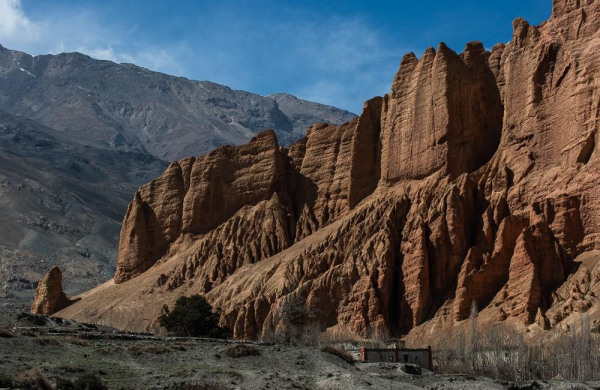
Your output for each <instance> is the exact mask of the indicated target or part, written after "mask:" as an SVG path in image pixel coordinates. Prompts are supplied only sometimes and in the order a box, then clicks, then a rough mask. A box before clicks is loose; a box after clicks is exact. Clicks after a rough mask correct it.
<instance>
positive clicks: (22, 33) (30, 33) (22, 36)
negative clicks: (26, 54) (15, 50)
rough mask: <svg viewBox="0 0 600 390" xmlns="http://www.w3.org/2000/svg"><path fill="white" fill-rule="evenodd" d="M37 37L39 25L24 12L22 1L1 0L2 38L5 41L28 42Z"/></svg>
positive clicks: (0, 32)
mask: <svg viewBox="0 0 600 390" xmlns="http://www.w3.org/2000/svg"><path fill="white" fill-rule="evenodd" d="M37 37H38V29H37V26H36V25H35V24H34V23H32V22H31V21H30V20H29V19H28V18H27V16H26V15H25V13H24V12H23V9H22V8H21V1H20V0H0V39H1V40H2V41H5V42H27V41H31V40H34V39H37Z"/></svg>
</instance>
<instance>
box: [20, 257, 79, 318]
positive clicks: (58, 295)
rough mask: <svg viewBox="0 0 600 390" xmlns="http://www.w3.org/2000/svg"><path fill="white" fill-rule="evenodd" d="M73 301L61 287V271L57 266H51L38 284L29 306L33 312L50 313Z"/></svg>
mask: <svg viewBox="0 0 600 390" xmlns="http://www.w3.org/2000/svg"><path fill="white" fill-rule="evenodd" d="M73 302H74V301H73V300H71V299H70V298H69V297H68V296H67V295H66V294H65V293H64V292H63V289H62V272H60V269H59V268H58V267H52V268H51V269H50V271H48V273H47V274H46V275H44V277H43V278H42V280H40V283H39V284H38V287H37V289H36V290H35V299H34V301H33V305H32V306H31V312H32V313H33V314H44V315H52V314H54V313H56V312H57V311H60V310H62V309H64V308H66V307H67V306H69V305H71V304H72V303H73Z"/></svg>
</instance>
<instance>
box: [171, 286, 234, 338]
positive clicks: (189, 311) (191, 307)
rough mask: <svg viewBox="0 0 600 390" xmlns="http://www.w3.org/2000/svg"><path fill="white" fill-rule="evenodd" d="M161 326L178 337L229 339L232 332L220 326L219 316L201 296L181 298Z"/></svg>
mask: <svg viewBox="0 0 600 390" xmlns="http://www.w3.org/2000/svg"><path fill="white" fill-rule="evenodd" d="M159 321H160V326H162V327H163V328H165V329H166V330H167V331H168V332H170V333H171V334H174V335H176V336H192V337H214V338H227V337H229V335H230V331H229V329H227V328H222V327H220V326H219V314H218V312H215V311H214V310H213V308H212V306H211V305H210V304H209V303H208V302H207V301H206V299H205V298H204V297H203V296H201V295H192V296H191V297H181V298H179V299H178V300H177V302H175V308H174V309H173V311H171V312H170V313H168V314H166V315H163V316H161V317H160V319H159Z"/></svg>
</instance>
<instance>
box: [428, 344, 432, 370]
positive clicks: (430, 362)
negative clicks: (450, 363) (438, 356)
mask: <svg viewBox="0 0 600 390" xmlns="http://www.w3.org/2000/svg"><path fill="white" fill-rule="evenodd" d="M427 354H428V355H429V359H428V363H429V370H431V371H433V356H432V353H431V345H430V346H428V347H427Z"/></svg>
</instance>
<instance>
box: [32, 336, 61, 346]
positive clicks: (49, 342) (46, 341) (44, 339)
mask: <svg viewBox="0 0 600 390" xmlns="http://www.w3.org/2000/svg"><path fill="white" fill-rule="evenodd" d="M37 342H38V344H39V345H44V346H55V347H56V346H59V345H62V343H61V342H60V340H58V339H56V338H54V337H48V336H39V337H37Z"/></svg>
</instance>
